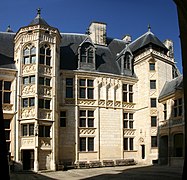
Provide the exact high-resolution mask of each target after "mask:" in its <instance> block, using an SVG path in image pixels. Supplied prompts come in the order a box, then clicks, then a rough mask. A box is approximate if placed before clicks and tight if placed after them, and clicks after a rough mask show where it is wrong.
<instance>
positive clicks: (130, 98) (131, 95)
mask: <svg viewBox="0 0 187 180" xmlns="http://www.w3.org/2000/svg"><path fill="white" fill-rule="evenodd" d="M129 102H133V93H129Z"/></svg>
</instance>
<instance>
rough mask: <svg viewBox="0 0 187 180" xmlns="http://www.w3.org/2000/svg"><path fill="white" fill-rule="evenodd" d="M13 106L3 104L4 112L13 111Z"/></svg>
mask: <svg viewBox="0 0 187 180" xmlns="http://www.w3.org/2000/svg"><path fill="white" fill-rule="evenodd" d="M12 107H13V104H3V111H12Z"/></svg>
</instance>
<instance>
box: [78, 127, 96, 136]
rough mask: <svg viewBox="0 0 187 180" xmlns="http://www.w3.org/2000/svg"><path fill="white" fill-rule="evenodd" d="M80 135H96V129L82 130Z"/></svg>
mask: <svg viewBox="0 0 187 180" xmlns="http://www.w3.org/2000/svg"><path fill="white" fill-rule="evenodd" d="M79 134H84V135H85V134H95V128H80V129H79Z"/></svg>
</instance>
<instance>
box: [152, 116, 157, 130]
mask: <svg viewBox="0 0 187 180" xmlns="http://www.w3.org/2000/svg"><path fill="white" fill-rule="evenodd" d="M156 118H157V117H156V116H151V127H156V126H157V122H156V121H157V120H156Z"/></svg>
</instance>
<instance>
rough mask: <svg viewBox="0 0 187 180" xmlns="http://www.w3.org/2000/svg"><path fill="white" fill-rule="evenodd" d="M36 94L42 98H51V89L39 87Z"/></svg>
mask: <svg viewBox="0 0 187 180" xmlns="http://www.w3.org/2000/svg"><path fill="white" fill-rule="evenodd" d="M38 94H39V95H42V96H51V87H44V86H40V87H39V88H38Z"/></svg>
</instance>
